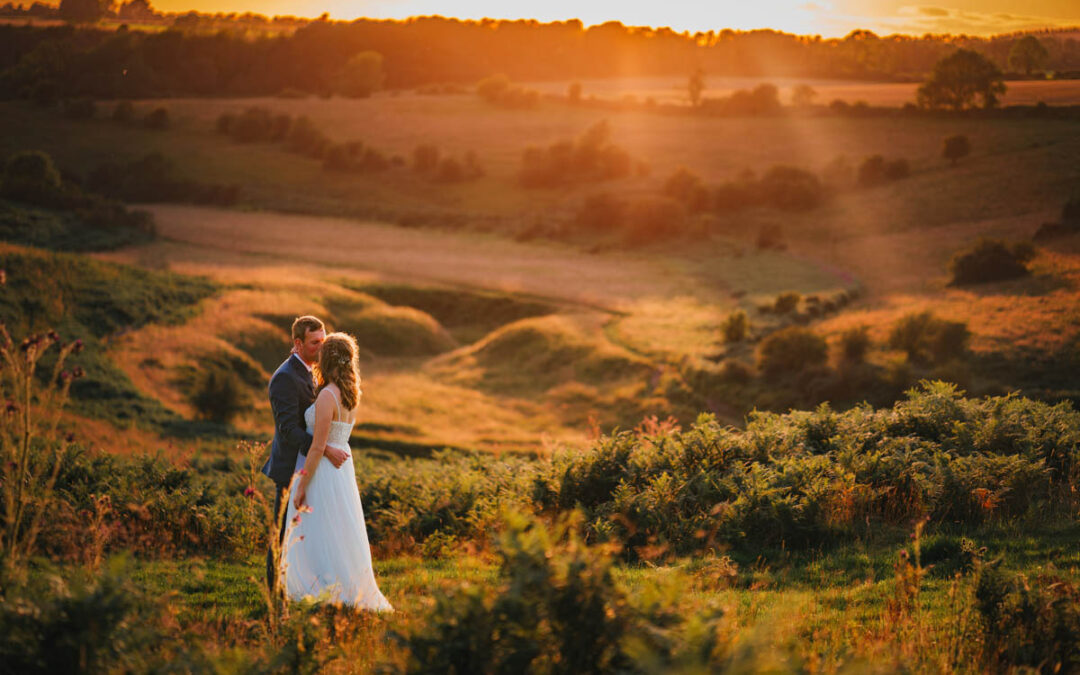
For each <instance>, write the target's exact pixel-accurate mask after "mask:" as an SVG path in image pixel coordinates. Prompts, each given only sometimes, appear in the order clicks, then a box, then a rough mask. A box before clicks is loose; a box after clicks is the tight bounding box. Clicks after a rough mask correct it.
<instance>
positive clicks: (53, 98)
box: [30, 80, 60, 108]
mask: <svg viewBox="0 0 1080 675" xmlns="http://www.w3.org/2000/svg"><path fill="white" fill-rule="evenodd" d="M59 99H60V87H58V86H57V84H56V82H54V81H53V80H39V81H37V82H35V83H34V84H33V86H32V87H31V88H30V100H31V101H33V102H34V103H35V104H36V105H38V106H40V107H42V108H51V107H53V106H54V105H56V102H57V101H58V100H59Z"/></svg>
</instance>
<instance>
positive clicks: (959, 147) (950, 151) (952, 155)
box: [941, 135, 971, 166]
mask: <svg viewBox="0 0 1080 675" xmlns="http://www.w3.org/2000/svg"><path fill="white" fill-rule="evenodd" d="M970 153H971V141H969V140H968V137H967V136H964V135H958V136H949V137H948V138H946V139H945V143H944V145H943V147H942V149H941V156H942V157H944V158H945V159H947V160H949V161H950V162H952V164H953V166H956V163H957V162H958V161H960V160H961V159H963V158H964V157H967V156H968V155H969V154H970Z"/></svg>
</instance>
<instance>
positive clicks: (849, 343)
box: [840, 326, 872, 363]
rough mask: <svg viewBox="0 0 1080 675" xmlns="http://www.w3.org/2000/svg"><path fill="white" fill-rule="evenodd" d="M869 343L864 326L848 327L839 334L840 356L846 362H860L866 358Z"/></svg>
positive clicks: (868, 332)
mask: <svg viewBox="0 0 1080 675" xmlns="http://www.w3.org/2000/svg"><path fill="white" fill-rule="evenodd" d="M871 344H872V342H871V340H870V331H869V329H868V328H867V327H866V326H858V327H856V328H850V329H848V330H846V331H844V332H843V333H842V334H841V335H840V356H841V357H842V358H843V359H844V361H847V362H848V363H861V362H863V361H865V360H866V353H867V352H868V351H870V346H871Z"/></svg>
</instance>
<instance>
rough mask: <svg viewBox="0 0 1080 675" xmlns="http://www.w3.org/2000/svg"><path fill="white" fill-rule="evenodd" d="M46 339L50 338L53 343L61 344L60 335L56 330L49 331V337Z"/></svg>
mask: <svg viewBox="0 0 1080 675" xmlns="http://www.w3.org/2000/svg"><path fill="white" fill-rule="evenodd" d="M45 337H47V338H49V339H50V340H52V341H53V342H60V334H59V333H57V332H56V331H54V330H51V331H49V333H48V335H46V336H45Z"/></svg>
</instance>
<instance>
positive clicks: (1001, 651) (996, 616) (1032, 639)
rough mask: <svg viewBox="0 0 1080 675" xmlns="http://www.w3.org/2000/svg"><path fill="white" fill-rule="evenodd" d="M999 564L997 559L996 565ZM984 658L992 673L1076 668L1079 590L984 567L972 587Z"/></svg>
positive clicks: (1061, 582)
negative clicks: (1019, 668)
mask: <svg viewBox="0 0 1080 675" xmlns="http://www.w3.org/2000/svg"><path fill="white" fill-rule="evenodd" d="M996 562H998V563H1000V561H996ZM975 608H976V609H977V610H978V613H979V617H980V619H981V624H982V636H983V640H984V642H985V644H984V647H983V650H984V652H983V653H984V658H985V659H986V665H987V666H988V667H989V668H990V669H991V670H993V671H1004V670H1011V669H1013V668H1017V667H1021V668H1023V667H1027V668H1029V669H1031V670H1033V671H1034V672H1047V673H1056V672H1063V673H1071V672H1076V671H1077V670H1078V669H1080V590H1078V589H1077V587H1076V586H1075V585H1074V584H1071V583H1069V582H1067V581H1064V580H1047V581H1043V582H1041V583H1040V582H1036V583H1031V582H1029V581H1028V580H1027V579H1026V578H1024V577H1023V576H1022V575H1017V576H1012V577H1010V576H1009V575H1007V574H1006V573H1005V572H1003V571H1002V570H1001V569H1000V565H998V564H988V565H984V566H983V567H982V569H981V570H980V573H979V579H978V583H977V585H976V588H975Z"/></svg>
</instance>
